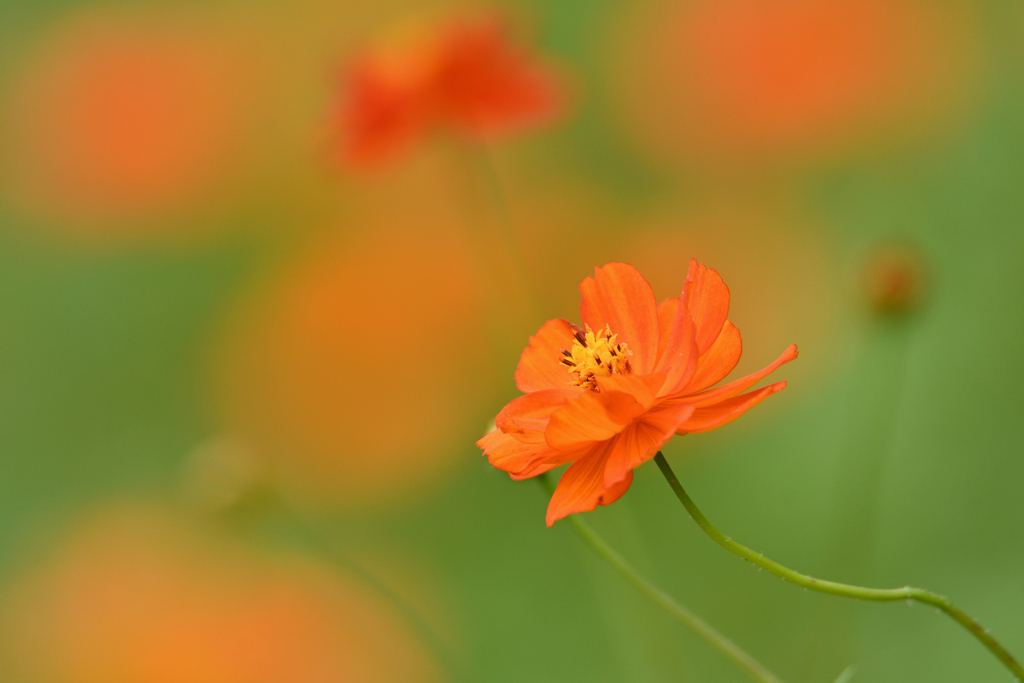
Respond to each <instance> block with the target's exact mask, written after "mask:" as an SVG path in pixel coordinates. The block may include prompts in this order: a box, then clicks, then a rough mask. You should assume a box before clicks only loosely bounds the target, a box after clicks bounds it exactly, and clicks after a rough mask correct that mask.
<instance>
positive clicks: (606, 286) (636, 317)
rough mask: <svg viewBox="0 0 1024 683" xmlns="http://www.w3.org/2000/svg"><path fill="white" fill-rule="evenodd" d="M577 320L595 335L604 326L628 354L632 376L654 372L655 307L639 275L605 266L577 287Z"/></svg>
mask: <svg viewBox="0 0 1024 683" xmlns="http://www.w3.org/2000/svg"><path fill="white" fill-rule="evenodd" d="M580 292H581V293H582V294H583V300H582V301H581V302H580V318H582V320H583V322H584V323H585V324H587V325H589V326H590V328H591V329H593V330H595V331H597V330H602V329H604V327H605V325H607V326H608V327H610V328H611V331H612V332H614V333H615V334H617V335H619V340H620V341H623V342H625V343H626V344H627V345H628V346H629V350H630V351H631V352H632V354H633V355H632V357H631V358H630V364H631V365H632V366H633V372H636V373H638V374H641V375H646V374H649V373H650V372H651V371H652V370H654V363H655V361H656V360H657V358H658V304H657V301H656V300H655V298H654V290H652V289H651V286H650V285H649V284H648V283H647V280H645V279H644V277H643V275H641V274H640V273H639V271H637V269H636V268H634V267H633V266H631V265H628V264H626V263H609V264H606V265H605V266H603V267H601V268H597V269H596V270H595V274H594V277H592V278H591V277H588V278H587V279H585V280H584V281H583V282H581V283H580Z"/></svg>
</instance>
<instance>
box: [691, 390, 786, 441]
mask: <svg viewBox="0 0 1024 683" xmlns="http://www.w3.org/2000/svg"><path fill="white" fill-rule="evenodd" d="M785 388H786V383H785V382H776V383H775V384H772V385H771V386H767V387H764V388H763V389H758V390H757V391H751V392H749V393H746V394H743V395H741V396H735V397H733V398H730V399H726V400H724V401H721V402H719V403H715V404H714V405H710V406H704V407H702V408H697V410H695V411H694V413H693V415H692V416H691V417H690V419H689V420H686V421H685V422H683V423H682V424H681V425H679V432H678V433H679V434H696V433H699V432H709V431H711V430H712V429H717V428H718V427H721V426H722V425H724V424H728V423H730V422H732V421H733V420H735V419H736V418H737V417H739V416H740V415H742V414H743V413H745V412H747V411H748V410H750V409H751V408H753V407H754V406H756V405H757V404H758V403H760V402H761V401H763V400H765V399H766V398H768V397H769V396H771V395H772V394H774V393H776V392H779V391H782V390H783V389H785Z"/></svg>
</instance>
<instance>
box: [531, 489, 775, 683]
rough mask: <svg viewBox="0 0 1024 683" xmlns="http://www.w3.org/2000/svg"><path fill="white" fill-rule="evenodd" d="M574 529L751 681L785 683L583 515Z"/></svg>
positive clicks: (572, 519) (574, 517) (574, 519)
mask: <svg viewBox="0 0 1024 683" xmlns="http://www.w3.org/2000/svg"><path fill="white" fill-rule="evenodd" d="M538 481H539V482H540V483H541V485H542V486H543V487H544V488H545V490H546V491H547V492H548V493H549V494H550V493H554V490H555V486H554V483H553V482H552V481H551V479H550V477H548V475H547V474H546V473H545V474H542V475H541V476H540V477H538ZM567 519H568V521H569V524H571V525H572V528H573V529H575V530H576V533H577V534H579V537H580V538H581V539H583V542H584V543H586V544H587V545H589V546H590V548H591V550H593V551H594V552H595V553H597V554H598V556H599V557H600V558H601V559H603V560H605V561H606V562H607V563H608V564H609V565H611V567H612V569H614V570H615V571H617V572H618V573H619V575H621V576H622V577H623V578H624V579H626V581H628V582H629V583H630V584H632V585H633V587H634V588H636V589H637V590H638V591H640V592H641V593H643V594H644V595H645V596H646V597H647V598H649V599H650V600H651V602H653V603H654V604H656V605H657V606H658V607H660V608H662V609H663V610H665V611H666V612H668V613H669V614H670V615H672V617H673V618H674V619H675V620H676V621H679V622H681V623H682V624H683V625H684V626H686V627H687V628H689V629H690V630H691V631H693V632H694V633H696V634H697V635H698V636H700V637H701V638H703V639H704V640H705V641H706V642H707V643H708V644H709V645H711V647H713V648H715V649H716V650H718V651H719V652H720V653H722V654H723V655H725V656H726V657H728V658H729V659H730V660H731V661H732V662H733V663H734V664H736V666H738V667H740V668H741V669H743V670H744V671H746V672H747V673H748V674H750V676H751V678H753V679H754V680H756V681H760V682H761V683H782V680H781V679H780V678H779V677H778V676H776V675H775V674H773V673H772V672H771V671H769V670H768V669H767V668H765V666H764V665H763V664H761V663H760V662H758V661H757V660H756V659H754V658H753V657H751V656H750V655H749V654H747V653H746V652H745V651H744V650H743V649H742V648H740V646H739V645H737V644H736V643H734V642H732V641H731V640H729V639H728V638H727V637H725V636H724V635H722V634H721V633H719V632H718V631H716V630H715V629H714V628H713V627H712V626H711V625H710V624H708V623H707V622H706V621H704V620H703V619H701V618H700V617H698V616H697V615H696V614H694V613H693V612H691V611H690V610H688V609H687V608H686V607H684V606H683V605H681V604H679V603H678V602H677V601H676V600H675V599H673V598H672V596H670V595H669V594H668V593H666V592H664V591H663V590H661V589H660V588H658V587H657V586H655V585H654V584H652V583H651V582H650V581H649V580H648V579H646V578H645V577H644V576H643V575H642V574H640V572H638V571H637V570H636V569H634V568H633V566H632V565H631V564H629V562H627V561H626V560H625V559H624V558H623V557H622V556H621V555H619V554H618V553H617V552H616V551H615V550H614V549H613V548H612V547H611V546H610V545H608V543H607V542H605V540H604V539H602V538H601V537H600V536H598V535H597V532H595V531H594V530H593V529H592V528H591V527H590V525H589V524H587V523H586V522H584V521H583V520H582V519H580V516H579V515H569V517H568V518H567Z"/></svg>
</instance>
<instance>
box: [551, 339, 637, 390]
mask: <svg viewBox="0 0 1024 683" xmlns="http://www.w3.org/2000/svg"><path fill="white" fill-rule="evenodd" d="M617 337H618V335H615V334H612V331H611V328H610V327H608V326H607V325H605V328H604V329H603V330H600V331H598V332H594V331H593V330H591V329H590V326H589V325H588V326H587V329H586V332H584V331H583V330H577V332H576V340H575V341H574V342H573V345H572V348H571V349H562V355H563V356H565V358H563V359H562V365H565V366H566V367H568V368H569V374H570V375H572V377H573V379H572V384H575V385H577V386H581V387H583V388H585V389H590V390H592V391H599V389H598V386H597V378H598V377H609V376H611V375H628V374H629V373H630V372H632V368H631V367H630V366H629V357H630V356H631V355H633V354H632V352H630V350H629V348H628V347H627V346H626V344H625V343H621V344H620V343H618V341H617Z"/></svg>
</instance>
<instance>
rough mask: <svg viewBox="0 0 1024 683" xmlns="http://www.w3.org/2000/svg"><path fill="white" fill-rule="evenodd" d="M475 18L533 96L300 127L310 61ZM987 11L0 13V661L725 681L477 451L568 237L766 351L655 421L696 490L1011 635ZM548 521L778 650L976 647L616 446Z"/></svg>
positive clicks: (1023, 314)
mask: <svg viewBox="0 0 1024 683" xmlns="http://www.w3.org/2000/svg"><path fill="white" fill-rule="evenodd" d="M494 12H498V13H499V14H500V15H501V16H503V17H504V18H506V19H507V21H508V22H509V26H510V29H509V30H510V35H511V36H512V37H513V40H514V41H515V42H516V43H518V44H521V45H524V46H530V49H531V50H536V54H537V55H538V57H537V58H538V59H539V60H543V61H544V62H545V63H547V64H550V65H552V68H554V69H556V70H557V73H559V75H560V77H561V78H562V79H563V82H564V83H565V87H566V89H567V92H568V93H569V97H570V101H571V106H570V107H569V108H568V110H567V111H566V112H565V114H564V116H563V117H562V118H561V119H560V120H559V121H558V122H557V123H556V124H554V125H551V126H546V127H543V128H540V129H537V130H531V131H528V132H525V133H523V134H521V135H517V136H514V137H511V138H509V139H506V140H501V141H497V142H495V143H494V144H493V145H490V146H488V147H487V148H486V150H485V152H484V153H483V154H481V152H480V149H479V147H478V146H477V145H475V144H472V143H468V142H467V141H465V140H463V139H461V138H459V137H458V136H452V135H446V134H443V133H440V134H437V135H432V136H430V137H429V138H428V139H425V140H423V141H422V143H421V144H419V145H417V146H416V147H415V149H413V150H412V151H410V153H409V154H407V155H405V156H403V157H402V158H400V159H396V160H395V161H394V163H392V164H390V165H388V166H387V167H386V168H381V169H378V170H375V171H374V172H372V173H361V172H356V171H353V170H349V169H345V168H342V167H339V166H338V165H337V164H336V163H334V162H333V161H332V160H333V155H332V150H331V145H332V144H333V137H332V134H331V122H332V119H331V112H332V108H333V107H334V106H335V103H336V101H337V99H338V98H339V97H340V96H342V95H343V93H341V94H340V86H339V83H340V78H339V74H340V73H341V72H342V70H343V68H344V65H345V64H346V63H348V62H349V61H351V60H352V59H353V58H354V56H355V55H358V54H359V53H360V51H361V50H362V49H364V48H365V47H366V46H367V45H374V44H379V43H381V42H384V43H388V42H396V41H398V42H400V40H401V36H403V35H405V32H407V31H408V30H409V29H408V27H410V26H413V27H424V26H428V27H429V26H432V25H435V24H436V23H437V22H444V21H447V20H450V19H451V18H452V17H458V16H471V17H472V16H488V15H490V14H491V13H494ZM1022 36H1024V9H1022V7H1021V6H1020V5H1019V3H1016V2H1010V1H1008V0H1006V1H1004V0H991V1H987V2H960V1H958V0H933V1H931V2H923V1H922V2H916V1H913V0H886V1H883V0H829V1H826V0H780V2H778V3H771V4H765V3H760V2H755V1H754V0H719V1H717V2H712V1H711V0H638V1H636V2H625V1H622V2H613V1H611V0H602V1H600V2H598V1H596V0H591V1H590V2H570V1H568V0H565V1H563V2H559V3H545V2H540V1H539V0H530V1H527V0H523V1H522V2H510V3H505V4H502V5H500V6H495V5H480V4H467V3H454V2H446V1H443V0H418V1H417V2H413V1H412V0H406V1H404V0H382V1H381V2H376V3H365V2H359V1H357V0H331V1H327V0H291V1H289V2H280V1H277V0H260V1H258V2H245V3H243V2H219V1H218V2H205V3H200V2H145V3H143V2H131V1H126V2H116V3H114V2H111V3H102V4H101V3H97V2H59V1H55V0H37V1H34V2H15V1H12V0H5V1H4V2H0V103H2V104H0V183H2V184H0V190H2V191H0V446H2V450H0V578H2V581H3V588H2V589H0V635H2V639H0V678H2V679H3V680H9V681H16V682H22V681H24V682H26V683H43V682H45V683H65V682H66V683H99V682H104V683H122V682H123V683H171V682H175V681H182V682H184V681H190V682H191V681H200V682H203V683H206V682H209V683H235V682H238V683H249V682H261V683H264V682H265V683H273V682H276V681H309V682H320V681H324V682H327V681H488V682H502V681H508V682H510V683H511V682H515V683H524V682H534V681H536V682H547V681H551V682H554V681H631V682H632V681H637V682H644V681H652V682H653V681H744V680H748V679H747V677H746V676H745V675H744V673H743V672H742V671H740V670H738V669H736V668H735V667H734V666H733V665H732V664H731V663H730V662H728V661H727V660H724V659H723V658H722V657H721V656H720V655H719V654H717V653H716V652H715V651H714V650H712V649H711V648H710V647H709V646H708V645H707V644H706V643H705V642H703V641H701V640H700V639H699V638H697V637H696V636H695V635H694V634H693V633H691V632H689V631H687V630H686V629H684V628H683V627H682V626H680V625H679V624H677V623H676V622H674V621H672V620H671V619H670V618H669V617H668V616H667V615H665V614H664V613H661V612H659V611H658V610H657V608H655V607H654V606H652V605H651V604H648V603H647V602H645V600H644V599H643V598H642V597H641V596H640V595H638V594H637V593H635V592H634V591H633V590H632V589H631V588H630V587H629V586H627V585H626V584H624V583H623V582H622V581H621V579H620V578H619V577H618V576H617V575H615V574H613V572H612V571H611V570H610V569H609V568H608V567H607V566H605V565H603V564H602V563H601V562H600V561H599V560H598V559H597V558H596V557H594V556H593V555H592V554H591V553H590V551H589V550H588V549H587V548H586V547H585V546H584V545H583V544H582V543H580V541H579V540H578V539H577V538H576V537H575V536H574V535H573V533H572V530H571V528H570V527H568V526H567V525H566V524H565V523H559V524H556V525H555V526H554V527H553V528H552V529H547V528H545V525H544V509H545V506H546V499H545V496H544V494H543V493H542V491H541V489H540V487H538V486H537V485H536V484H535V483H533V482H519V483H514V482H512V481H510V480H509V478H508V477H507V476H506V475H505V474H503V473H501V472H499V471H497V470H492V469H491V468H490V466H489V465H488V464H487V463H486V460H485V459H484V458H483V457H482V456H481V454H480V452H479V449H477V448H476V447H475V446H474V445H473V442H474V441H475V440H476V439H477V438H479V436H481V435H482V434H483V433H484V431H485V430H486V429H487V424H488V421H489V420H490V419H492V418H493V416H494V415H495V414H496V412H497V411H498V410H499V409H500V408H501V406H502V405H504V403H505V402H507V401H508V400H510V399H511V398H513V397H514V396H516V395H517V392H516V390H515V386H514V383H513V381H512V373H513V370H514V368H515V364H516V361H517V358H518V353H519V352H520V351H521V349H522V348H523V346H525V343H526V340H527V338H528V336H529V335H530V334H531V333H532V332H533V331H534V330H535V329H536V328H537V327H539V326H540V324H541V323H542V322H543V321H544V320H546V319H548V318H551V317H566V318H569V319H570V320H575V319H577V313H576V307H577V306H578V293H577V291H576V285H577V284H578V282H579V281H580V280H582V279H583V278H584V277H586V276H587V275H588V274H590V273H591V272H592V268H593V267H594V266H595V265H600V264H602V263H604V262H606V261H609V260H623V261H628V262H630V263H633V264H635V265H636V266H637V267H639V268H640V270H641V272H643V273H644V274H645V275H646V276H647V277H648V279H649V280H650V281H651V282H652V284H653V285H654V288H655V291H656V293H657V294H658V296H659V299H660V298H666V297H668V296H674V295H677V294H678V291H679V289H680V288H681V286H682V282H683V279H684V278H685V273H686V268H687V263H688V260H689V258H690V257H695V258H698V259H700V260H702V261H704V262H705V263H707V264H708V265H709V266H710V267H714V268H716V269H718V270H719V272H720V273H721V274H722V276H723V277H724V279H725V281H726V282H727V283H728V284H729V286H730V288H731V291H732V297H733V298H732V301H733V305H732V313H731V319H732V320H733V321H734V322H735V323H736V325H737V326H738V327H739V328H740V330H742V332H743V335H744V342H745V349H744V351H745V353H744V358H743V361H742V362H741V365H740V367H739V368H738V371H737V372H739V373H743V372H744V371H752V370H754V369H757V368H760V367H763V366H764V365H765V364H767V363H768V362H769V361H770V360H772V359H774V358H775V357H776V356H777V355H778V354H779V353H781V352H782V350H783V349H784V348H785V347H786V345H788V344H789V343H797V344H799V346H800V349H801V355H800V358H799V360H798V361H796V362H794V363H792V364H790V365H787V366H785V367H783V368H782V369H781V370H780V371H779V372H778V373H776V375H777V376H778V378H779V379H786V380H788V381H789V388H787V390H786V391H785V392H783V393H781V394H779V395H778V396H777V397H775V398H773V399H772V400H771V401H768V402H767V403H765V404H764V405H762V406H759V407H758V408H756V409H755V410H753V411H751V413H750V414H748V415H746V416H745V417H744V418H743V419H742V420H740V421H738V422H736V423H733V424H730V425H728V426H726V427H724V428H722V429H720V430H718V431H715V432H712V433H708V434H701V435H691V436H688V437H686V438H679V439H676V440H674V441H673V442H672V443H670V444H669V446H668V447H667V449H666V454H667V455H668V457H669V460H670V462H672V464H673V466H674V467H675V468H676V471H677V473H678V474H679V476H680V478H681V479H682V481H683V483H684V485H686V486H687V488H688V490H689V491H690V493H691V495H692V496H693V497H694V498H695V499H696V501H697V502H698V504H700V505H701V506H702V507H703V509H704V511H705V512H706V513H707V515H708V516H709V517H710V518H711V519H712V520H713V521H714V522H715V523H716V524H718V525H719V526H720V527H721V528H722V529H723V530H724V531H725V532H726V533H727V534H729V535H730V536H732V537H733V538H735V539H737V540H739V541H740V542H742V543H744V544H747V545H749V546H751V547H753V548H755V549H757V550H761V551H763V552H765V554H766V555H768V556H769V557H772V558H773V559H775V560H777V561H779V562H782V563H783V564H786V565H787V566H790V567H793V568H795V569H797V570H800V571H804V572H807V573H810V574H812V575H816V576H819V577H822V578H830V579H835V580H840V581H847V582H853V583H858V584H863V585H871V586H880V587H895V586H902V585H905V584H908V583H909V584H911V585H917V586H922V587H925V588H929V589H931V590H934V591H937V592H940V593H943V594H945V595H948V596H950V597H951V598H952V599H953V600H954V601H956V602H957V603H958V604H959V605H960V606H961V607H963V608H964V609H965V610H966V611H967V612H968V613H970V614H971V615H973V616H975V617H976V618H978V619H979V620H980V621H981V622H982V623H983V624H984V625H985V626H986V627H988V628H990V629H991V630H992V632H993V633H994V634H995V635H996V636H997V637H998V638H1000V639H1001V641H1002V642H1003V644H1004V645H1006V647H1007V648H1008V649H1009V650H1010V651H1011V652H1014V653H1016V654H1017V655H1018V656H1021V655H1024V572H1022V569H1021V568H1022V566H1024V507H1022V506H1021V504H1020V501H1021V490H1022V483H1024V459H1022V458H1021V455H1022V449H1021V446H1020V444H1021V438H1022V437H1024V421H1022V420H1021V419H1020V415H1021V410H1022V408H1024V399H1022V398H1021V395H1020V393H1019V388H1018V386H1017V384H1016V379H1017V378H1019V377H1020V376H1021V373H1022V372H1024V354H1022V353H1021V343H1020V339H1021V337H1022V335H1024V296H1022V295H1024V268H1022V266H1021V259H1022V258H1024V231H1022V229H1021V225H1022V221H1024V192H1022V190H1021V183H1022V181H1024V50H1022V49H1021V45H1022V44H1024V42H1022V40H1021V38H1022ZM491 173H493V174H494V179H496V183H497V186H498V187H499V188H501V191H502V192H503V193H504V194H505V195H506V197H507V203H508V208H509V212H510V215H511V218H512V224H513V226H514V229H513V233H512V234H511V235H509V234H504V233H502V232H501V221H500V219H499V217H498V216H497V215H496V211H495V205H494V203H493V202H491V201H489V200H488V197H489V196H490V195H489V194H488V193H489V192H490V189H491V186H490V185H488V183H489V182H490V180H489V178H490V177H491V176H490V174H491ZM513 243H514V244H518V245H519V246H518V248H517V249H518V250H521V254H520V256H516V255H515V254H514V253H512V252H514V251H516V250H513V249H511V248H510V245H511V244H513ZM885 258H894V259H895V260H896V262H897V266H903V267H906V268H907V269H908V272H909V273H910V274H911V275H912V276H913V277H915V278H916V281H917V282H918V284H919V286H920V287H919V292H920V295H919V296H918V297H917V298H915V299H914V300H913V301H911V302H910V306H909V307H908V310H906V311H904V312H901V313H895V314H888V315H880V314H878V313H877V312H874V311H873V309H872V302H871V298H870V292H871V291H873V290H872V286H873V281H872V278H875V279H877V278H878V277H880V276H879V275H878V270H877V269H878V267H879V263H882V264H883V265H884V264H885V263H887V261H884V260H883V261H880V260H879V259H885ZM874 284H877V282H875V283H874ZM530 292H532V293H533V294H532V297H533V301H534V303H533V305H532V306H530V305H527V304H525V303H524V302H526V301H528V300H529V297H530V296H531V295H530V294H529V293H530ZM587 519H588V521H590V522H591V523H592V524H593V525H594V526H595V527H596V528H597V529H598V530H599V531H600V532H601V533H602V534H603V535H605V536H606V537H607V539H608V540H609V541H610V542H611V543H612V544H613V545H614V546H615V547H617V548H618V549H619V550H620V551H621V552H622V553H623V554H624V555H625V556H626V557H628V558H629V560H630V561H631V562H633V563H634V564H635V565H637V566H638V567H639V568H640V569H641V570H643V571H644V572H645V573H646V574H647V575H648V576H650V577H651V578H652V579H653V580H654V581H655V582H656V583H657V584H658V585H660V586H661V587H663V588H664V589H665V590H667V591H668V592H669V593H671V594H672V595H673V596H675V597H676V598H678V599H679V600H680V601H681V602H683V603H684V604H686V605H688V606H689V607H691V608H692V609H693V610H694V611H696V612H697V613H699V614H700V615H702V616H703V617H704V618H705V619H706V620H707V621H708V622H710V623H711V624H712V625H713V626H715V627H716V628H718V629H719V630H721V631H723V632H724V633H726V634H728V635H729V636H730V637H731V638H733V639H734V640H735V641H737V642H738V643H739V644H740V645H741V646H742V647H744V648H745V649H747V650H748V651H749V652H750V653H751V654H752V655H754V656H755V657H756V658H758V659H759V660H760V661H762V662H763V663H764V664H765V665H766V666H768V668H770V669H771V670H772V671H774V672H775V673H776V674H778V675H779V676H780V677H781V678H782V679H784V680H786V681H790V682H801V681H806V682H811V681H821V682H824V681H833V680H835V678H836V677H837V676H838V675H839V674H840V672H841V671H843V669H845V668H846V667H847V666H850V665H852V666H853V667H854V669H855V676H854V679H853V680H854V681H878V682H887V681H891V682H900V683H905V682H907V681H1004V680H1008V674H1007V672H1006V671H1005V670H1003V669H1002V668H1001V667H1000V666H999V665H998V663H997V662H996V661H995V660H994V659H993V658H992V657H991V656H990V655H989V653H987V652H986V651H985V650H984V649H983V648H982V647H981V646H980V645H979V644H978V643H977V642H975V641H973V640H972V639H970V638H969V636H968V635H967V634H966V633H965V632H963V631H962V630H961V629H960V628H959V627H957V626H956V625H955V624H953V623H952V622H951V621H950V620H948V619H946V618H944V617H943V616H942V615H941V614H938V613H935V612H934V611H933V610H931V609H930V608H925V607H923V606H920V605H914V606H908V605H904V604H871V603H852V602H847V601H844V600H843V599H840V598H834V597H830V596H824V595H819V594H814V593H807V592H804V591H803V590H801V589H799V588H796V587H794V586H791V585H788V584H785V583H783V582H781V581H779V580H778V579H775V578H774V577H771V576H769V575H767V574H764V573H759V572H758V571H757V570H756V569H754V568H753V567H751V566H749V565H747V564H745V563H743V562H741V561H740V560H738V559H737V558H735V557H733V556H732V555H729V554H728V553H726V552H725V551H723V550H722V549H721V548H719V547H717V546H715V545H714V544H713V543H711V542H710V541H709V540H708V539H707V538H706V537H704V536H703V535H702V533H701V532H700V530H699V529H698V528H697V527H696V526H695V525H694V524H693V523H692V522H691V521H690V520H689V519H688V518H687V516H686V514H685V512H684V511H683V510H682V508H681V507H680V506H679V504H678V502H677V501H675V500H674V498H673V496H672V495H671V492H670V490H669V489H668V487H667V486H666V485H665V483H664V481H663V480H662V479H661V477H660V475H659V473H658V472H657V471H656V469H655V468H654V467H653V466H652V465H646V466H644V467H642V468H641V469H640V470H639V471H638V472H637V476H636V481H635V484H634V485H633V487H632V490H631V491H630V493H629V494H628V495H627V496H625V497H624V498H623V499H622V500H621V501H619V502H617V503H616V504H615V505H613V506H610V507H608V508H602V509H600V510H598V511H596V512H593V513H588V514H587Z"/></svg>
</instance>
